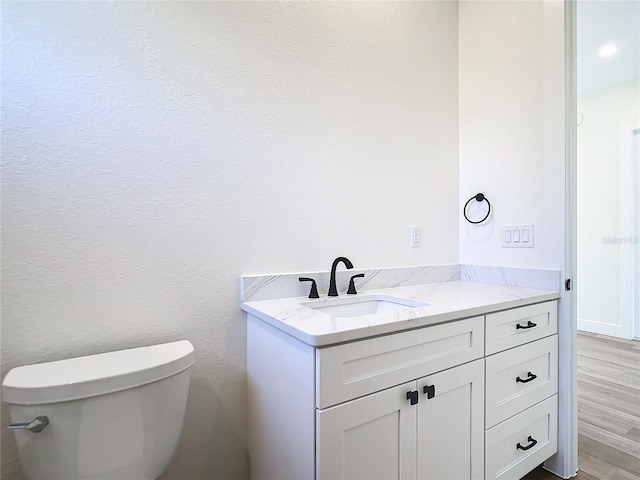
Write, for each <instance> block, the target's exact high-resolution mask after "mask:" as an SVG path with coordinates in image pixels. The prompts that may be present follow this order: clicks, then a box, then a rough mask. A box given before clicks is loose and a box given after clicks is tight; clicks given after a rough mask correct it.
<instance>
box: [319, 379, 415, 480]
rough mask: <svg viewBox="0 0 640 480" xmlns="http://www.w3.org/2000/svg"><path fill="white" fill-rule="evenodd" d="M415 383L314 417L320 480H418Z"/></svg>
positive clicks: (390, 389) (384, 391)
mask: <svg viewBox="0 0 640 480" xmlns="http://www.w3.org/2000/svg"><path fill="white" fill-rule="evenodd" d="M407 392H413V393H412V394H410V395H409V397H413V398H414V399H417V398H418V394H417V390H416V382H415V381H414V382H409V383H405V384H403V385H399V386H397V387H393V388H389V389H387V390H383V391H381V392H378V393H373V394H371V395H367V396H365V397H362V398H359V399H357V400H353V401H350V402H347V403H343V404H341V405H337V406H335V407H331V408H327V409H324V410H318V411H317V413H316V415H317V417H316V428H317V430H316V435H317V436H316V441H317V442H316V448H317V451H316V479H317V480H338V479H344V480H358V479H362V480H372V479H387V480H391V479H398V480H400V479H403V480H409V479H412V480H415V478H416V418H417V408H416V407H417V405H416V404H415V403H414V404H413V405H412V404H411V399H407V396H408V395H407Z"/></svg>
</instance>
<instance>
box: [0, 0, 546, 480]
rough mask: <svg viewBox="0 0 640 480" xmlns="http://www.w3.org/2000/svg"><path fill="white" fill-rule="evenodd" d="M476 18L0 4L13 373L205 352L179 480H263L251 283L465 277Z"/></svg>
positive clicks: (7, 463)
mask: <svg viewBox="0 0 640 480" xmlns="http://www.w3.org/2000/svg"><path fill="white" fill-rule="evenodd" d="M457 11H458V6H457V4H456V3H455V2H442V3H439V2H420V3H396V2H373V3H350V2H336V3H329V2H314V3H274V2H268V3H267V2H265V3H260V2H257V3H248V2H247V3H244V2H242V3H234V2H197V3H192V2H180V3H174V2H109V3H107V2H74V3H67V2H51V3H48V2H37V3H34V2H2V138H1V140H2V183H3V185H2V224H3V229H2V284H3V287H2V374H3V375H4V374H6V372H7V371H8V369H10V368H12V367H14V366H16V365H21V364H30V363H35V362H41V361H46V360H55V359H61V358H65V357H70V356H77V355H82V354H89V353H97V352H103V351H109V350H114V349H120V348H126V347H133V346H140V345H148V344H153V343H159V342H164V341H170V340H175V339H180V338H187V339H189V340H191V341H192V342H193V343H194V345H195V347H196V354H197V363H196V366H195V368H194V372H193V373H194V374H193V380H192V385H191V392H190V400H189V406H188V411H187V418H186V425H185V430H184V438H183V442H182V444H181V447H180V450H179V452H178V455H177V457H176V459H175V461H174V462H173V463H172V465H171V466H170V468H169V472H168V474H167V475H166V478H172V479H181V480H192V479H193V480H195V479H208V480H210V479H215V478H220V479H222V478H224V479H231V478H233V479H240V478H245V477H247V475H248V471H247V469H248V461H247V452H246V445H245V438H246V428H247V425H246V418H245V415H246V398H245V397H246V389H245V320H244V315H243V314H241V312H240V310H239V308H238V304H239V298H238V281H239V277H240V275H241V274H256V273H272V272H280V271H300V270H306V271H309V270H326V269H328V268H329V266H330V262H331V260H332V259H333V258H334V257H336V256H338V255H346V256H348V257H349V258H351V260H352V261H353V262H354V264H355V265H356V266H357V267H378V266H397V265H418V264H438V263H456V262H458V220H457V219H458V208H457V207H458V163H457V153H458V152H457V148H458V83H457V79H458V59H457V48H458V44H457V42H458V37H457ZM517 27H518V26H514V29H516V28H517ZM522 27H523V28H525V37H526V36H527V35H528V34H527V31H528V29H530V27H528V26H526V25H522ZM536 61H538V60H536ZM521 80H522V81H525V82H529V81H537V80H535V79H534V80H528V79H527V76H526V75H523V77H522V79H521ZM527 86H528V87H530V85H529V84H527ZM510 119H511V118H510ZM480 120H482V119H480ZM512 147H513V146H512ZM518 150H519V149H518ZM532 175H533V176H536V174H535V173H532ZM465 187H467V185H466V184H465ZM466 193H467V189H466V188H465V194H466ZM487 193H488V194H492V193H493V192H492V191H488V192H487ZM494 197H495V195H494ZM534 220H535V219H534ZM415 224H418V225H422V226H423V229H424V239H423V247H422V248H421V249H410V248H409V247H408V240H409V226H410V225H415ZM6 421H7V414H6V410H5V409H3V423H4V422H6ZM2 447H3V448H2V478H3V479H6V480H15V479H19V478H20V477H21V475H20V474H19V465H18V461H17V458H16V452H15V446H14V444H13V440H12V438H11V437H10V436H9V435H8V434H7V431H6V430H5V429H3V432H2Z"/></svg>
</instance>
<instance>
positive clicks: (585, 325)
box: [578, 318, 631, 340]
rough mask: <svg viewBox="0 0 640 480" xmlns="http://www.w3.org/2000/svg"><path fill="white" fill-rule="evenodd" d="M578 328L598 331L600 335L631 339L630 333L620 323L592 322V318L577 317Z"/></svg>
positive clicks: (591, 331) (584, 330)
mask: <svg viewBox="0 0 640 480" xmlns="http://www.w3.org/2000/svg"><path fill="white" fill-rule="evenodd" d="M578 330H582V331H583V332H590V333H599V334H600V335H609V336H610V337H618V338H626V339H628V340H630V339H631V333H630V332H627V331H626V329H624V328H622V325H613V324H611V323H601V322H594V321H592V320H584V319H582V318H578Z"/></svg>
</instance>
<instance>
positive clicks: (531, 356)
mask: <svg viewBox="0 0 640 480" xmlns="http://www.w3.org/2000/svg"><path fill="white" fill-rule="evenodd" d="M486 368H487V371H486V378H487V388H486V406H487V412H486V426H487V428H488V427H492V426H494V425H495V424H497V423H500V422H502V421H503V420H506V419H507V418H509V417H512V416H513V415H515V414H516V413H518V412H520V411H522V410H525V409H527V408H529V407H530V406H531V405H534V404H536V403H538V402H540V401H542V400H544V399H545V398H548V397H550V396H551V395H554V394H555V393H558V336H557V335H552V336H551V337H547V338H543V339H541V340H537V341H535V342H532V343H527V344H526V345H522V346H520V347H517V348H512V349H511V350H507V351H505V352H501V353H497V354H495V355H492V356H490V357H487V359H486Z"/></svg>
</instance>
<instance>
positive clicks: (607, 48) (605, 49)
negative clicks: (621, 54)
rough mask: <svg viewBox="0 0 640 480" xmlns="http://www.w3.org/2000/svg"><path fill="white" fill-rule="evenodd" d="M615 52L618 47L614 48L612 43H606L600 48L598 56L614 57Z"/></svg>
mask: <svg viewBox="0 0 640 480" xmlns="http://www.w3.org/2000/svg"><path fill="white" fill-rule="evenodd" d="M617 51H618V47H616V46H615V45H614V44H613V43H607V44H606V45H603V46H602V47H600V50H599V51H598V55H600V56H601V57H610V56H612V55H615V54H616V52H617Z"/></svg>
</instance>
